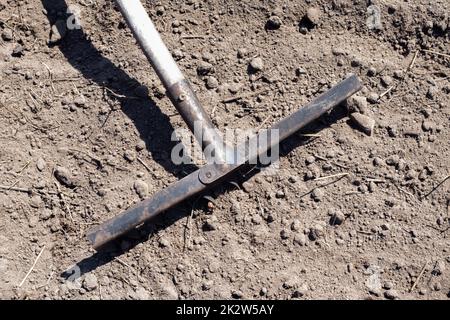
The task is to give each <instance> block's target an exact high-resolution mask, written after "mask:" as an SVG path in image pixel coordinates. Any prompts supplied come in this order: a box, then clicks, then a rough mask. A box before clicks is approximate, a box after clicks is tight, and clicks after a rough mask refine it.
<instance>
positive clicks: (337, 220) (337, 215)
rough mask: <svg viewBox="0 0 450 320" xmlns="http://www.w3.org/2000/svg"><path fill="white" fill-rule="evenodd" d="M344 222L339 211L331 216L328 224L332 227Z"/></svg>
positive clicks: (343, 215)
mask: <svg viewBox="0 0 450 320" xmlns="http://www.w3.org/2000/svg"><path fill="white" fill-rule="evenodd" d="M344 221H345V214H343V213H342V212H341V211H336V212H334V213H333V214H332V215H331V218H330V224H331V225H332V226H336V225H341V224H342V223H343V222H344Z"/></svg>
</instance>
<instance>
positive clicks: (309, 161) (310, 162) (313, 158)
mask: <svg viewBox="0 0 450 320" xmlns="http://www.w3.org/2000/svg"><path fill="white" fill-rule="evenodd" d="M305 162H306V164H307V165H310V164H313V163H314V162H316V157H314V156H308V157H306V159H305Z"/></svg>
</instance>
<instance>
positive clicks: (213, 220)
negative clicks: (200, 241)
mask: <svg viewBox="0 0 450 320" xmlns="http://www.w3.org/2000/svg"><path fill="white" fill-rule="evenodd" d="M217 228H218V219H217V217H216V216H210V217H209V218H208V219H206V221H205V223H204V224H203V230H204V231H214V230H217Z"/></svg>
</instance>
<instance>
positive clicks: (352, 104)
mask: <svg viewBox="0 0 450 320" xmlns="http://www.w3.org/2000/svg"><path fill="white" fill-rule="evenodd" d="M367 108H368V104H367V98H366V97H362V96H353V97H351V98H350V99H348V109H349V112H359V113H363V114H366V113H367Z"/></svg>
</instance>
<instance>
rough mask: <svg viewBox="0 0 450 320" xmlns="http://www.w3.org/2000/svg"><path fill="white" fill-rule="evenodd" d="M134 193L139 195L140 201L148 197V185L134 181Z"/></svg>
mask: <svg viewBox="0 0 450 320" xmlns="http://www.w3.org/2000/svg"><path fill="white" fill-rule="evenodd" d="M133 187H134V191H136V193H137V194H138V195H139V197H140V198H141V199H144V198H145V197H147V195H148V184H147V183H146V182H145V181H142V180H136V181H135V182H134V184H133Z"/></svg>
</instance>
